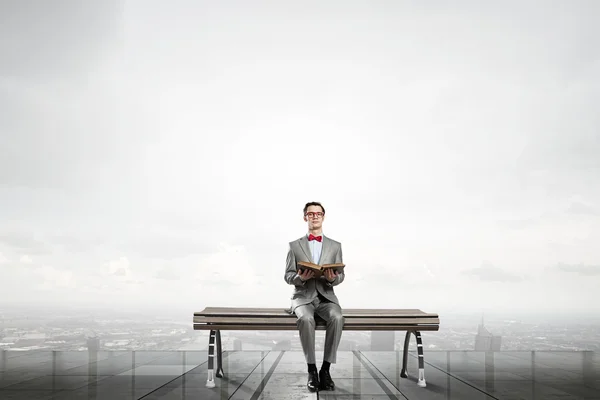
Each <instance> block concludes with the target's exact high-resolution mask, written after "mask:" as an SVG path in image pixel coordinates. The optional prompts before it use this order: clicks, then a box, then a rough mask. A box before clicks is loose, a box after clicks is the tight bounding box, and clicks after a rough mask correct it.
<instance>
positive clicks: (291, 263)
mask: <svg viewBox="0 0 600 400" xmlns="http://www.w3.org/2000/svg"><path fill="white" fill-rule="evenodd" d="M283 279H285V281H286V282H287V283H288V284H289V285H296V286H304V285H305V284H306V281H303V280H302V279H300V275H298V272H297V270H296V256H295V255H294V251H293V250H292V245H291V243H290V248H289V250H288V254H287V259H286V260H285V275H284V278H283Z"/></svg>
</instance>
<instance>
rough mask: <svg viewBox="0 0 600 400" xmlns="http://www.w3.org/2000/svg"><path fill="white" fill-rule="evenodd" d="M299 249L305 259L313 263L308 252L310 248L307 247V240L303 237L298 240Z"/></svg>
mask: <svg viewBox="0 0 600 400" xmlns="http://www.w3.org/2000/svg"><path fill="white" fill-rule="evenodd" d="M300 248H301V249H302V251H303V252H304V254H305V255H306V259H307V260H308V261H309V262H313V258H312V254H311V252H310V247H308V238H307V237H306V236H303V237H302V238H300Z"/></svg>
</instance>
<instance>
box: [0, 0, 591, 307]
mask: <svg viewBox="0 0 600 400" xmlns="http://www.w3.org/2000/svg"><path fill="white" fill-rule="evenodd" d="M599 17H600V2H597V1H593V0H592V1H568V2H566V1H535V2H534V1H529V2H524V1H512V2H511V1H508V2H478V1H469V2H467V1H462V2H461V1H459V2H452V4H450V2H438V1H433V2H427V3H426V4H425V2H417V1H376V2H374V1H362V2H350V1H335V2H334V1H329V2H317V1H303V2H285V1H271V2H258V1H254V2H249V1H236V2H233V1H223V2H214V1H178V2H176V1H171V2H168V3H166V2H162V1H128V2H120V1H102V2H99V1H90V2H78V1H73V2H65V1H53V2H46V1H37V2H35V1H17V0H14V1H10V0H5V1H1V2H0V271H1V272H2V274H1V276H2V280H1V282H2V288H1V290H0V304H4V305H10V304H16V303H18V302H23V301H26V302H30V303H36V304H45V305H46V304H77V305H83V306H85V305H100V304H101V303H104V302H105V303H106V304H108V305H111V306H119V307H122V308H129V307H132V308H133V307H145V308H154V307H156V308H168V307H176V308H177V310H179V311H181V310H189V311H190V312H192V311H195V310H199V309H201V308H203V307H205V306H217V305H219V306H272V307H280V306H281V307H286V306H288V305H289V298H290V295H291V292H292V288H291V286H288V285H287V284H286V283H285V282H284V280H283V272H284V268H285V258H286V253H287V244H288V242H289V241H291V240H294V239H297V238H299V237H300V236H302V235H303V234H305V233H306V224H305V223H304V221H303V220H302V207H303V205H304V204H305V203H306V202H307V201H313V200H316V201H322V202H323V203H324V205H325V207H326V211H327V215H326V219H325V222H324V233H325V234H326V235H328V236H330V237H331V238H333V239H335V240H338V241H340V242H342V246H343V250H344V261H345V262H346V264H347V273H346V280H345V282H344V283H343V284H342V285H340V286H338V287H337V288H336V292H337V294H338V297H339V298H340V300H341V301H342V306H345V307H391V308H405V307H406V308H413V307H415V308H421V309H423V310H426V311H431V312H440V313H441V312H447V311H452V310H473V311H475V312H479V311H482V310H484V311H493V310H503V311H509V312H512V311H514V312H521V311H554V312H557V313H560V312H567V311H590V312H594V311H600V301H599V300H600V295H599V292H598V287H600V245H599V243H600V179H599V178H600V132H599V127H600V113H599V112H598V104H600V25H598V23H597V21H598V18H599Z"/></svg>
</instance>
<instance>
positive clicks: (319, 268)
mask: <svg viewBox="0 0 600 400" xmlns="http://www.w3.org/2000/svg"><path fill="white" fill-rule="evenodd" d="M296 264H297V266H298V272H302V270H304V269H310V270H311V271H314V272H315V278H320V277H321V276H322V275H323V274H324V272H325V270H327V269H333V272H335V273H336V274H339V273H340V272H342V271H343V270H344V267H345V265H344V264H343V263H335V264H325V265H318V264H313V263H311V262H306V261H298V262H297V263H296Z"/></svg>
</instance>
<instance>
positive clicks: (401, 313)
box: [194, 307, 439, 318]
mask: <svg viewBox="0 0 600 400" xmlns="http://www.w3.org/2000/svg"><path fill="white" fill-rule="evenodd" d="M342 314H343V315H344V317H361V318H362V317H364V318H388V317H390V318H398V317H432V318H438V317H439V316H438V314H433V313H425V312H423V311H421V310H416V309H342ZM194 316H237V317H254V316H257V317H258V316H263V317H269V318H289V317H290V314H289V313H287V312H286V311H285V310H284V309H282V308H236V307H218V308H217V307H207V308H205V309H204V310H202V311H199V312H195V313H194Z"/></svg>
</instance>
